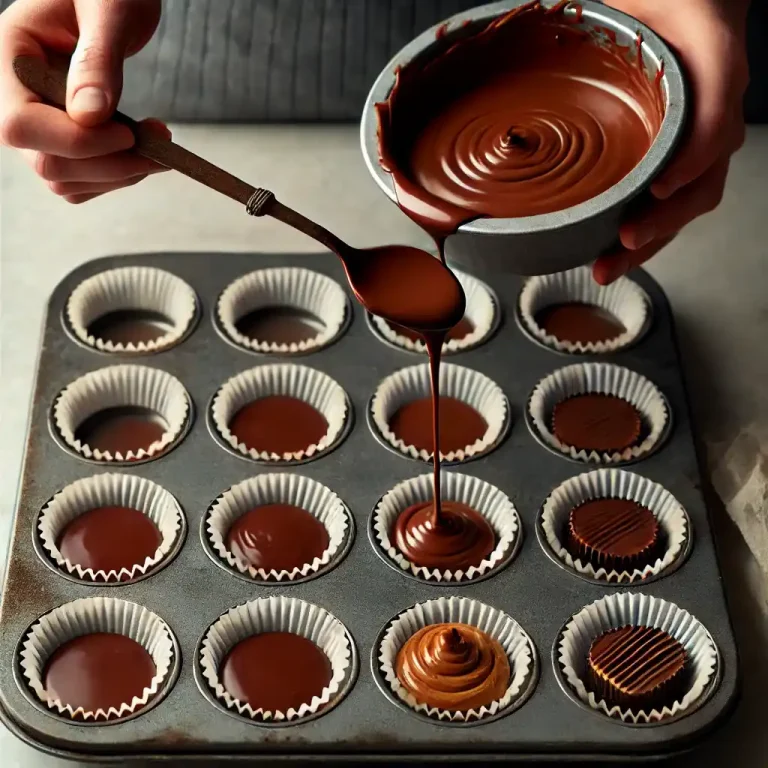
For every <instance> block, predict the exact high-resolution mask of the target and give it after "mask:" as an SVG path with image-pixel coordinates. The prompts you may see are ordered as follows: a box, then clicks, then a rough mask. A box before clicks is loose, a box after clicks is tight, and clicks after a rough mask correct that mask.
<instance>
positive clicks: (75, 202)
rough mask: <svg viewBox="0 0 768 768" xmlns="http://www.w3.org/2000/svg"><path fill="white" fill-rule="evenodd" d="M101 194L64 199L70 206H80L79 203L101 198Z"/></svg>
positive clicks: (69, 196) (70, 196)
mask: <svg viewBox="0 0 768 768" xmlns="http://www.w3.org/2000/svg"><path fill="white" fill-rule="evenodd" d="M102 194H104V193H103V192H96V193H94V194H89V195H68V196H67V197H65V198H64V199H65V200H66V201H67V202H68V203H71V204H72V205H80V203H87V202H88V201H89V200H93V199H94V198H95V197H101V195H102Z"/></svg>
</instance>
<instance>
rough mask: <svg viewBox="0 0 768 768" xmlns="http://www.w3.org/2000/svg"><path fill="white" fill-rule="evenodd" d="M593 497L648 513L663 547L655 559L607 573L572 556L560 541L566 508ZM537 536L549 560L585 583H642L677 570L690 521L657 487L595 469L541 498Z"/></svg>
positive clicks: (565, 525)
mask: <svg viewBox="0 0 768 768" xmlns="http://www.w3.org/2000/svg"><path fill="white" fill-rule="evenodd" d="M596 499H627V500H630V501H634V502H637V503H638V504H640V505H641V506H643V507H645V508H646V509H649V510H650V511H651V512H652V513H653V516H654V517H655V518H656V520H657V522H658V524H659V529H660V532H661V533H662V535H663V537H664V543H665V548H664V551H663V552H661V553H660V554H659V555H658V556H657V557H656V559H655V561H654V562H653V563H650V564H648V565H646V566H644V567H642V568H635V569H634V570H632V571H617V570H615V569H613V570H610V571H609V570H607V569H606V568H604V567H599V568H597V567H595V566H593V565H592V563H590V562H589V561H587V562H582V561H581V559H579V558H575V557H574V556H573V555H572V554H571V553H570V552H569V551H568V549H567V546H566V537H567V531H568V521H569V517H570V513H571V510H572V509H574V508H575V507H578V506H580V505H581V504H584V503H586V502H588V501H593V500H596ZM537 532H538V534H539V540H540V542H541V545H542V547H543V549H544V551H545V552H546V553H547V554H548V555H550V556H551V557H552V558H553V559H554V560H555V562H557V563H558V564H560V565H562V566H564V567H565V568H567V569H568V570H570V571H571V572H573V573H575V574H577V575H579V576H581V577H582V578H585V579H588V580H590V581H596V582H600V583H603V584H615V585H618V586H627V585H630V584H638V583H643V584H647V583H648V582H649V581H652V580H654V579H655V578H656V577H660V576H666V575H668V574H669V573H670V572H671V571H673V570H674V569H675V568H676V567H677V566H679V565H680V564H681V563H682V561H683V559H684V558H685V556H686V555H687V554H688V551H689V549H690V546H691V542H692V535H691V523H690V520H689V519H688V514H687V512H686V511H685V509H684V508H683V506H682V505H681V504H680V502H679V501H678V500H677V499H676V498H675V497H674V496H673V495H672V494H671V493H670V492H669V491H667V490H666V489H665V488H664V487H663V486H661V485H659V484H658V483H654V482H653V481H651V480H647V479H646V478H644V477H641V476H640V475H636V474H634V473H632V472H627V471H625V470H621V469H598V470H595V471H594V472H587V473H584V474H582V475H577V476H576V477H571V478H569V479H568V480H566V481H565V482H563V483H561V484H560V485H558V486H557V488H555V489H554V490H553V491H552V492H551V493H550V495H549V496H548V497H547V499H546V501H545V502H544V505H543V506H542V508H541V512H540V513H539V519H538V521H537Z"/></svg>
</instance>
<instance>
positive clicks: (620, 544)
mask: <svg viewBox="0 0 768 768" xmlns="http://www.w3.org/2000/svg"><path fill="white" fill-rule="evenodd" d="M658 537H659V524H658V522H657V520H656V517H655V516H654V514H653V512H651V510H650V509H646V507H643V506H641V505H640V504H638V503H637V502H635V501H629V500H627V499H595V500H593V501H587V502H585V503H584V504H580V505H579V506H578V507H575V508H574V509H572V510H571V514H570V518H569V523H568V549H569V551H570V553H571V554H572V555H573V556H574V557H577V558H580V559H581V560H582V561H587V562H590V563H591V564H592V565H593V566H594V567H596V568H601V567H602V568H605V569H606V570H609V571H610V570H619V571H623V570H628V569H631V568H636V567H640V568H642V567H644V566H646V565H649V564H650V563H651V562H653V561H654V560H655V555H656V550H657V546H656V545H657V544H658Z"/></svg>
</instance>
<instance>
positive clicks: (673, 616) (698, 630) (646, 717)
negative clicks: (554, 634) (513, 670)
mask: <svg viewBox="0 0 768 768" xmlns="http://www.w3.org/2000/svg"><path fill="white" fill-rule="evenodd" d="M628 625H632V626H645V627H654V628H656V629H661V630H663V631H664V632H667V633H668V634H669V635H671V636H672V637H674V638H675V639H676V640H678V641H679V642H680V643H681V644H682V645H683V647H684V648H685V651H686V655H687V659H686V669H687V674H688V675H689V677H690V680H689V683H688V686H687V689H686V693H685V695H684V696H683V698H682V699H681V700H680V701H677V702H674V704H672V705H671V706H665V707H663V708H662V709H661V710H660V711H659V710H657V709H653V710H651V711H650V712H644V711H642V710H637V711H633V710H631V709H624V710H622V709H621V707H620V706H618V705H613V706H611V705H609V704H608V703H607V702H605V701H604V700H603V699H600V700H598V699H597V698H596V697H595V694H594V693H591V692H590V691H588V690H587V688H586V686H585V684H584V682H583V680H584V679H586V676H587V667H588V661H587V659H588V655H589V647H590V645H591V644H592V642H593V641H594V640H595V639H596V638H597V637H598V636H599V635H601V634H602V633H603V632H607V631H608V630H610V629H618V628H620V627H624V626H628ZM717 656H718V654H717V648H716V647H715V643H714V641H713V640H712V637H711V635H710V634H709V632H708V631H707V629H706V627H704V625H703V624H702V623H701V622H700V621H699V620H698V619H696V618H694V617H693V616H691V614H690V613H688V611H685V610H683V609H682V608H679V607H678V606H677V605H675V604H674V603H670V602H667V601H666V600H662V599H660V598H658V597H651V596H650V595H643V594H640V593H638V592H619V593H616V594H613V595H608V596H607V597H604V598H602V599H601V600H598V601H597V602H594V603H592V604H591V605H588V606H586V607H585V608H582V609H581V610H580V611H579V612H578V613H577V614H576V615H575V616H573V617H572V618H571V620H570V621H569V622H568V624H567V625H566V627H565V630H564V631H563V634H562V637H561V638H560V640H559V641H558V644H557V659H558V663H559V664H560V669H561V671H562V673H563V675H564V676H565V679H566V681H567V682H568V684H569V685H570V686H571V688H573V689H574V691H575V692H576V695H577V696H578V697H579V699H580V700H581V701H582V702H584V703H585V704H587V705H588V706H589V707H591V708H592V709H594V710H596V711H598V712H602V713H603V714H606V715H608V716H609V717H615V718H619V719H621V720H623V721H624V722H629V723H654V722H659V721H662V720H664V719H665V718H668V717H675V716H677V715H681V714H683V713H684V712H685V711H686V710H688V709H689V708H690V707H691V706H692V705H693V704H695V703H696V701H697V700H698V699H699V697H700V696H702V694H703V693H704V691H705V689H706V688H707V686H708V684H709V682H710V681H711V680H712V677H713V675H714V674H715V670H716V668H717V663H718V660H717Z"/></svg>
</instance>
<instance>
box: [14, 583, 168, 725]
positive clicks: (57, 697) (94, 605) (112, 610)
mask: <svg viewBox="0 0 768 768" xmlns="http://www.w3.org/2000/svg"><path fill="white" fill-rule="evenodd" d="M178 663H179V659H178V650H177V647H176V640H175V639H174V637H173V633H172V632H171V630H170V628H169V627H168V625H167V624H166V623H165V622H164V621H163V620H162V619H161V618H160V617H159V616H158V615H157V614H154V613H152V612H151V611H149V610H147V609H146V608H144V607H142V606H140V605H137V604H136V603H129V602H127V601H126V600H118V599H116V598H112V597H85V598H81V599H79V600H74V601H73V602H71V603H65V604H64V605H61V606H59V607H58V608H54V610H52V611H50V612H49V613H46V614H45V615H44V616H41V617H40V618H39V619H38V620H37V621H36V622H35V623H34V624H33V625H32V626H31V627H30V628H29V629H28V630H27V632H26V633H25V634H24V637H23V638H22V640H21V643H20V649H19V668H20V671H21V676H22V677H23V681H24V685H25V687H26V688H27V692H28V693H30V694H31V698H32V699H33V700H34V701H35V702H39V703H41V704H42V705H43V706H45V707H46V708H47V709H48V710H50V711H52V712H54V713H56V714H58V715H60V716H62V717H64V718H68V719H71V720H75V721H84V722H89V721H96V722H100V721H106V722H109V723H112V722H119V721H121V720H125V719H127V718H129V717H132V716H134V715H136V714H139V713H141V712H143V711H144V710H146V709H147V708H148V707H149V706H154V705H155V704H157V703H158V702H159V701H160V700H161V699H162V698H163V696H165V694H166V693H167V692H168V690H169V689H170V686H171V685H172V683H173V680H174V677H175V675H176V674H177V673H178Z"/></svg>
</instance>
